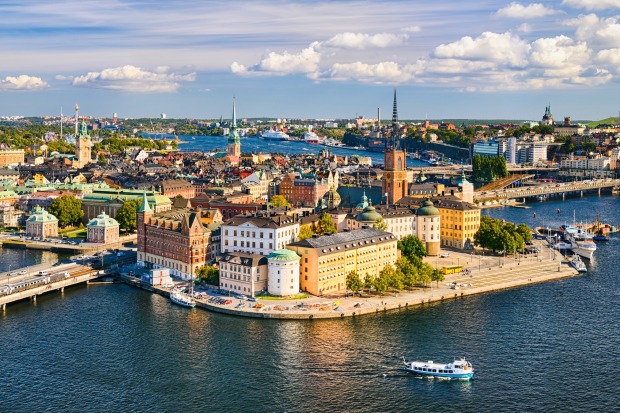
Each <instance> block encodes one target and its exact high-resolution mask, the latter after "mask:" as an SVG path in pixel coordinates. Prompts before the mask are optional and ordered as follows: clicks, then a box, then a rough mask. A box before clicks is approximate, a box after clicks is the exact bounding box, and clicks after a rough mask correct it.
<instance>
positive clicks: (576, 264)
mask: <svg viewBox="0 0 620 413" xmlns="http://www.w3.org/2000/svg"><path fill="white" fill-rule="evenodd" d="M569 264H570V266H571V267H573V268H574V269H576V270H577V271H579V272H588V268H587V267H586V264H584V262H583V261H581V258H579V255H576V254H575V256H574V257H573V259H572V260H571V261H570V263H569Z"/></svg>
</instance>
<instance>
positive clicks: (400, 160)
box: [398, 157, 403, 171]
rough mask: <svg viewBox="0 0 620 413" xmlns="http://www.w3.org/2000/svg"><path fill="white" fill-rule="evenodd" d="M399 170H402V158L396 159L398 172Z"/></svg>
mask: <svg viewBox="0 0 620 413" xmlns="http://www.w3.org/2000/svg"><path fill="white" fill-rule="evenodd" d="M401 169H403V159H402V158H400V157H399V158H398V170H399V171H400V170H401Z"/></svg>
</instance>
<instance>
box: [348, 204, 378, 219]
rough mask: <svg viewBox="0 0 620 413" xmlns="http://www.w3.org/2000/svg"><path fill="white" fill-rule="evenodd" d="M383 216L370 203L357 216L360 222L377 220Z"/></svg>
mask: <svg viewBox="0 0 620 413" xmlns="http://www.w3.org/2000/svg"><path fill="white" fill-rule="evenodd" d="M382 218H383V217H382V216H381V214H380V213H378V212H377V211H376V210H375V207H374V206H372V205H368V206H367V207H366V208H364V210H363V211H362V212H361V213H360V214H359V215H358V216H357V217H356V218H355V220H356V221H358V222H377V221H379V220H380V219H382Z"/></svg>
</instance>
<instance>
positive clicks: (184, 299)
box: [170, 289, 196, 308]
mask: <svg viewBox="0 0 620 413" xmlns="http://www.w3.org/2000/svg"><path fill="white" fill-rule="evenodd" d="M170 301H172V302H173V303H175V304H177V305H180V306H181V307H188V308H194V307H196V300H194V299H193V298H192V297H191V296H190V295H188V294H185V293H184V292H183V291H181V290H177V289H174V290H172V291H170Z"/></svg>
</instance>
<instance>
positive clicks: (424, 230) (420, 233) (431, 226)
mask: <svg viewBox="0 0 620 413" xmlns="http://www.w3.org/2000/svg"><path fill="white" fill-rule="evenodd" d="M440 217H441V214H440V212H439V210H438V209H437V208H435V206H434V205H433V203H432V202H431V201H430V200H429V199H427V200H426V201H424V202H423V203H422V206H421V207H420V208H418V209H417V211H416V219H415V220H414V221H413V235H415V236H417V237H418V238H419V239H420V241H422V242H423V243H424V245H425V247H426V253H427V254H428V255H431V256H433V255H438V254H439V247H440V243H441V219H440Z"/></svg>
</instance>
